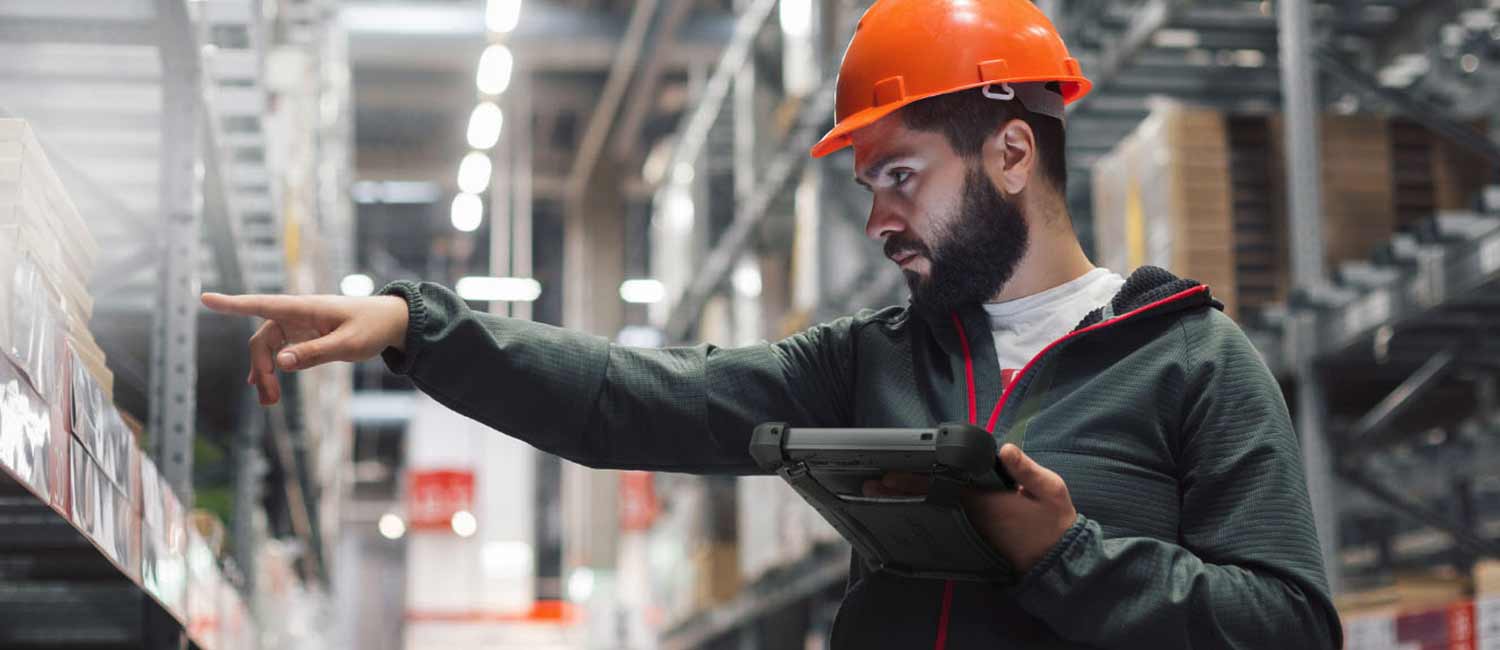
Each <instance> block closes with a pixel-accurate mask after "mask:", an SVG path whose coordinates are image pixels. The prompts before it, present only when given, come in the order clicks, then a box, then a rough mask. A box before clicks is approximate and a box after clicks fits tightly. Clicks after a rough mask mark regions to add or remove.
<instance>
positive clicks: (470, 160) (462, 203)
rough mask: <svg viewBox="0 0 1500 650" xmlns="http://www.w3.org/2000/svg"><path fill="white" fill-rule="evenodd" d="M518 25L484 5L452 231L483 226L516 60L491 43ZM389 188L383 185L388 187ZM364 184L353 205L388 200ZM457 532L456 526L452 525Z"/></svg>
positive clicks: (484, 291) (368, 285) (366, 282)
mask: <svg viewBox="0 0 1500 650" xmlns="http://www.w3.org/2000/svg"><path fill="white" fill-rule="evenodd" d="M520 20H521V0H488V2H487V3H486V5H485V12H484V23H485V29H486V30H487V31H488V32H489V34H490V40H491V41H492V43H491V44H490V46H489V47H487V48H485V50H484V53H483V54H481V55H480V56H479V66H478V69H477V70H476V72H475V73H474V86H475V87H476V88H477V89H478V92H479V95H480V101H479V104H478V105H477V106H475V107H474V110H473V112H471V113H470V114H469V126H468V129H467V131H466V133H465V139H466V140H467V141H468V144H469V148H470V150H469V152H468V153H467V154H465V155H464V157H463V159H462V160H461V161H459V164H458V194H457V195H456V196H454V197H453V203H452V204H451V205H450V208H449V213H450V219H451V220H452V222H453V227H454V228H456V229H458V230H459V231H461V232H474V231H475V230H478V229H479V226H480V224H482V223H483V222H484V200H483V199H482V198H480V195H481V194H483V193H484V192H485V191H486V190H488V189H489V187H490V177H491V175H492V174H493V173H494V168H493V164H492V162H491V160H490V154H489V151H490V150H491V149H493V148H494V147H495V145H496V144H498V143H499V142H500V132H501V130H502V129H503V128H504V126H505V114H504V112H502V111H501V110H500V106H499V104H496V103H495V99H496V98H497V97H499V96H500V95H501V94H503V93H504V92H505V91H506V89H507V88H509V87H510V79H511V74H512V72H514V70H515V63H516V61H515V56H514V55H513V54H512V53H511V51H510V48H509V47H506V45H505V44H504V43H500V42H493V41H496V40H498V39H499V38H500V37H501V36H502V35H504V34H509V33H510V32H512V31H514V30H515V29H516V25H517V24H519V23H520ZM389 185H390V184H389V183H387V184H386V186H389ZM386 186H376V185H367V186H364V187H357V188H356V190H360V191H359V192H356V197H355V198H356V200H359V199H360V198H361V192H362V195H363V198H364V199H365V200H364V201H362V202H376V201H387V202H392V201H390V199H391V197H389V196H386V195H388V194H390V193H391V188H390V187H386ZM454 289H455V290H457V292H458V295H459V296H460V297H462V298H464V299H465V300H475V301H510V302H531V301H534V300H536V299H537V297H538V296H540V295H541V292H542V287H541V284H540V283H538V282H537V281H536V280H534V279H531V278H495V277H483V276H474V277H465V278H462V279H460V280H459V281H458V284H457V285H455V287H454ZM339 290H340V291H341V292H342V293H343V294H344V295H346V296H368V295H370V294H371V293H373V292H374V291H375V280H374V278H371V277H370V276H369V275H366V274H363V273H354V274H351V275H348V276H346V277H344V279H343V281H341V282H340V283H339ZM455 530H457V526H456V525H455Z"/></svg>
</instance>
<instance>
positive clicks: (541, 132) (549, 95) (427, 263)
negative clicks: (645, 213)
mask: <svg viewBox="0 0 1500 650" xmlns="http://www.w3.org/2000/svg"><path fill="white" fill-rule="evenodd" d="M638 4H644V3H635V2H626V1H622V0H527V1H525V2H524V3H523V4H522V10H521V19H520V22H519V25H518V27H517V28H516V30H515V31H514V32H511V33H510V34H507V35H505V37H504V39H503V42H504V43H505V44H506V45H507V46H509V47H510V49H511V51H512V52H513V53H514V55H515V58H516V73H515V75H514V76H515V78H516V81H514V82H513V84H515V85H516V86H518V87H517V88H515V89H514V90H511V91H508V92H527V93H528V98H529V101H530V103H531V105H532V106H533V107H535V109H534V114H533V119H532V123H531V125H530V128H531V134H532V135H531V139H532V143H533V144H532V146H533V148H534V161H535V162H534V164H535V168H534V170H533V173H534V179H533V188H534V189H533V192H534V195H535V197H536V199H537V200H538V201H539V202H541V203H543V204H545V203H546V202H548V201H559V200H560V199H561V192H562V189H563V187H564V186H565V183H566V181H567V177H568V174H569V173H570V171H571V170H572V169H573V167H574V162H575V161H574V158H575V157H576V156H577V151H578V147H579V143H580V139H581V138H582V137H583V134H584V132H585V130H586V129H587V127H588V125H589V122H590V120H591V119H592V117H593V112H594V110H595V108H596V106H597V105H598V104H599V103H600V95H601V92H602V89H603V88H604V86H605V84H606V81H607V79H608V78H609V75H610V73H611V70H612V66H613V65H615V63H616V61H617V60H618V59H619V58H620V57H619V55H620V53H621V52H620V51H621V48H622V44H624V43H626V41H627V38H626V37H627V33H626V32H627V29H628V28H629V25H630V22H631V20H632V16H633V15H634V12H636V11H640V10H641V9H640V8H639V7H638ZM727 4H728V3H727V2H694V1H692V0H664V1H662V2H656V3H651V5H652V6H654V11H652V15H651V16H650V18H651V23H650V25H651V30H650V32H649V36H648V38H646V39H645V40H644V43H643V45H642V48H641V51H640V59H639V61H638V62H637V64H636V65H635V66H632V68H631V69H630V70H629V72H631V73H632V74H631V75H630V85H629V89H628V90H627V91H626V92H625V94H624V99H623V101H621V102H620V105H619V107H618V110H616V111H615V114H614V115H613V116H612V119H611V121H610V127H611V128H610V130H609V145H608V148H607V149H605V150H604V151H606V154H605V155H608V156H611V157H612V158H613V159H615V160H617V161H619V162H620V163H621V165H622V167H621V169H625V170H633V173H634V175H635V176H636V177H637V178H638V176H639V170H640V169H641V162H642V161H643V160H644V158H645V155H646V152H647V150H648V148H649V146H650V145H651V144H652V143H653V142H654V141H655V139H657V138H659V137H661V136H662V135H664V134H665V133H667V132H670V130H671V129H672V127H673V126H674V124H675V120H676V116H677V114H678V113H680V112H681V109H682V107H683V105H684V103H685V98H686V96H687V93H688V90H687V84H688V80H689V77H690V76H691V75H693V74H698V75H706V74H707V71H708V69H709V67H710V66H711V65H712V63H713V61H715V60H716V59H717V57H718V52H719V48H720V47H722V45H723V43H725V42H727V41H728V40H729V35H730V32H731V30H732V29H733V20H734V19H733V15H732V14H731V13H730V12H729V10H728V7H727ZM483 12H484V2H483V0H400V1H395V2H382V1H374V0H359V1H355V2H347V3H344V4H343V5H342V9H341V22H342V23H343V25H344V27H345V29H346V30H347V32H348V35H349V56H350V63H351V66H352V68H353V82H354V83H353V88H354V95H355V97H354V99H355V110H354V112H355V139H356V142H355V162H356V173H355V178H356V179H357V180H363V181H398V182H412V183H423V184H429V185H428V187H430V188H431V189H433V190H435V191H434V192H430V193H427V194H426V195H425V196H424V197H422V198H419V199H416V200H415V202H411V203H377V204H364V205H361V206H359V207H360V218H359V225H360V240H361V241H360V246H359V248H360V250H361V251H362V254H361V258H360V259H361V266H362V269H361V270H364V271H365V272H368V273H370V274H371V275H373V276H375V277H376V280H377V282H379V281H383V280H388V279H391V278H394V277H397V276H408V277H409V276H423V277H429V278H432V279H436V280H439V281H444V280H446V281H451V280H453V279H454V278H452V277H448V276H450V275H453V274H454V273H456V272H457V270H455V266H454V264H453V263H452V262H453V260H451V259H449V258H452V257H455V256H457V257H460V258H468V257H472V256H479V257H480V258H482V257H483V250H482V249H483V245H482V243H483V242H484V241H486V239H487V235H486V233H485V231H484V229H481V230H480V231H478V232H476V233H473V234H472V235H469V236H464V235H460V234H459V233H456V232H455V231H454V230H453V229H452V228H451V227H450V226H449V219H448V216H449V214H448V202H449V200H451V198H452V197H453V195H454V194H455V193H456V192H457V185H456V173H457V168H458V162H459V160H460V158H461V157H462V156H463V155H464V153H466V152H467V151H468V148H467V145H466V143H465V137H464V134H465V128H466V125H467V122H468V118H469V112H470V111H471V110H472V109H473V108H474V105H475V103H476V101H477V95H476V90H475V86H474V74H475V70H476V66H477V62H478V60H479V56H480V54H481V53H482V52H483V51H484V49H485V47H486V46H487V45H488V41H487V34H486V32H485V27H484V13H483ZM523 79H524V81H523ZM523 89H524V90H523ZM506 128H507V129H511V128H516V127H515V125H514V123H513V121H512V122H509V123H507V125H506ZM627 184H632V183H631V181H630V180H628V179H627ZM633 184H634V185H637V186H638V185H640V183H639V181H638V180H636V181H635V182H634V183H633ZM541 211H542V212H546V209H545V206H544V207H543V209H542V210H541ZM543 216H544V215H539V218H542V217H543ZM414 224H422V225H421V226H416V227H414ZM424 232H425V233H426V234H427V236H425V237H424V236H421V234H422V233H424ZM403 234H404V235H405V236H401V235H403ZM472 263H473V264H482V263H483V259H476V260H473V261H472ZM458 266H459V267H463V266H464V265H463V264H462V263H460V264H459V265H458Z"/></svg>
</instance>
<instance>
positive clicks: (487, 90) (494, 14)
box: [450, 0, 521, 232]
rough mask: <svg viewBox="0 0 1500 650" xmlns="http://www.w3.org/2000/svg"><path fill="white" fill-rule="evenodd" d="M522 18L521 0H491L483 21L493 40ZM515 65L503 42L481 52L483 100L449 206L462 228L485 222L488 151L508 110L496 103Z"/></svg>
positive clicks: (477, 82)
mask: <svg viewBox="0 0 1500 650" xmlns="http://www.w3.org/2000/svg"><path fill="white" fill-rule="evenodd" d="M520 21H521V0H488V2H487V3H486V5H485V12H484V23H485V28H486V29H487V30H488V31H489V33H490V39H491V40H492V41H494V40H496V39H498V38H499V37H501V35H504V34H509V33H510V32H512V31H514V30H515V28H516V25H518V24H519V23H520ZM515 67H516V59H515V55H513V54H511V51H510V48H509V47H506V45H505V44H504V43H499V42H493V43H491V44H490V46H489V47H487V48H485V50H484V53H483V54H481V55H480V56H479V66H478V69H477V70H476V72H475V73H474V86H475V87H476V88H477V89H478V91H479V94H480V102H479V104H478V105H477V106H475V107H474V111H473V112H471V113H470V114H469V128H468V130H467V132H466V133H465V135H466V139H467V140H468V143H469V148H470V151H469V153H468V154H466V155H464V157H463V160H461V161H459V164H458V190H459V194H458V195H457V196H455V197H453V204H452V206H451V208H450V212H451V217H452V221H453V227H454V228H456V229H458V230H460V231H462V232H473V231H475V230H478V229H479V225H480V224H481V223H483V222H484V201H483V200H482V199H480V197H479V195H481V194H483V193H484V192H485V190H488V189H489V187H490V177H491V175H492V174H493V173H494V169H493V166H492V164H491V161H490V154H489V151H490V149H493V148H494V147H495V144H496V143H498V142H499V141H500V132H501V130H502V129H503V128H504V126H505V113H504V112H503V111H501V110H500V106H499V104H496V103H495V98H497V97H499V96H500V95H501V94H503V93H505V90H506V89H507V88H509V87H510V78H511V73H512V72H514V70H515Z"/></svg>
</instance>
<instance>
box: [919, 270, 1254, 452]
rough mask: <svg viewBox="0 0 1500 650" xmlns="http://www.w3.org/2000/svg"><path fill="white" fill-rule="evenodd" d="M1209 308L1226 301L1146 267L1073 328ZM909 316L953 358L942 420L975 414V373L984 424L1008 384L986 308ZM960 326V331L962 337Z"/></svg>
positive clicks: (977, 410)
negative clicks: (970, 387) (1003, 381)
mask: <svg viewBox="0 0 1500 650" xmlns="http://www.w3.org/2000/svg"><path fill="white" fill-rule="evenodd" d="M1198 287H1202V290H1201V291H1196V292H1194V291H1191V290H1193V289H1195V288H1198ZM1179 294H1181V295H1182V296H1183V297H1182V298H1181V299H1171V298H1173V297H1174V296H1178V295H1179ZM1205 306H1208V307H1213V308H1216V309H1223V308H1224V306H1223V304H1222V303H1220V302H1219V301H1218V300H1216V299H1214V298H1213V297H1212V296H1211V295H1210V294H1209V292H1208V288H1207V287H1205V286H1203V285H1201V284H1200V283H1198V282H1196V281H1193V280H1187V279H1183V278H1179V277H1177V276H1175V275H1173V274H1171V273H1170V272H1168V271H1166V270H1163V269H1160V268H1157V267H1152V266H1143V267H1141V268H1139V269H1137V270H1136V271H1135V272H1134V273H1131V274H1130V277H1128V278H1126V280H1125V284H1124V285H1123V286H1122V287H1121V288H1120V291H1119V292H1117V293H1116V294H1115V296H1114V298H1113V299H1111V300H1110V302H1109V304H1107V305H1104V306H1101V307H1099V308H1098V309H1095V310H1094V311H1092V312H1090V313H1089V314H1088V316H1086V317H1084V319H1083V320H1082V321H1081V322H1079V323H1078V325H1077V326H1076V327H1074V331H1075V332H1076V331H1078V330H1081V329H1084V328H1087V327H1092V326H1096V325H1098V324H1100V323H1102V322H1104V321H1107V320H1110V319H1112V318H1117V317H1120V316H1123V315H1126V314H1132V312H1136V313H1134V314H1132V317H1139V316H1141V315H1144V314H1147V313H1150V314H1153V315H1162V314H1169V313H1175V312H1180V311H1186V310H1190V309H1197V308H1201V307H1205ZM908 312H910V313H915V314H918V315H919V317H920V318H921V319H922V321H923V322H924V324H926V325H927V327H928V329H929V331H931V332H932V335H933V337H934V339H935V340H936V343H937V344H938V346H939V347H940V348H941V349H942V350H943V352H944V353H946V355H947V356H948V358H949V359H950V360H952V361H951V366H950V367H951V368H952V372H953V375H952V380H951V381H952V383H953V386H952V388H949V389H946V390H944V391H943V392H942V393H941V394H940V395H938V396H937V397H938V399H939V400H940V402H941V404H942V406H941V410H942V411H943V413H942V419H945V420H953V419H962V418H958V417H957V416H968V415H969V413H970V412H971V409H970V407H969V404H968V402H969V399H970V398H969V392H968V390H967V385H968V376H967V375H968V372H969V370H970V369H972V372H973V381H974V396H975V397H974V401H975V408H974V409H973V412H974V414H975V416H977V417H976V418H975V419H977V423H978V424H980V425H983V424H985V420H986V418H987V417H988V416H989V414H990V409H991V407H993V406H994V403H995V401H996V400H997V399H998V398H999V397H1000V395H1001V394H1002V392H1003V390H1004V386H1002V385H1001V383H1000V380H1001V377H1000V362H999V360H998V358H997V356H996V354H995V340H994V337H993V335H992V334H991V331H990V319H989V314H988V313H987V312H985V310H984V306H983V305H981V304H979V303H973V304H969V305H964V306H962V307H960V308H958V309H957V310H955V311H954V312H953V313H952V314H949V315H948V317H947V318H941V317H938V315H934V314H928V313H926V312H924V311H919V310H916V309H914V308H908ZM959 328H962V333H960V330H959ZM965 345H967V347H968V353H967V354H965V352H964V347H965ZM965 359H967V360H968V363H969V364H970V365H969V366H968V367H966V366H965V361H964V360H965Z"/></svg>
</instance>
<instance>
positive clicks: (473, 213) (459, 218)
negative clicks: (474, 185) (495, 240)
mask: <svg viewBox="0 0 1500 650" xmlns="http://www.w3.org/2000/svg"><path fill="white" fill-rule="evenodd" d="M449 218H450V219H451V220H452V221H453V227H454V228H455V229H456V230H458V231H459V232H474V231H475V230H478V229H479V224H480V223H483V222H484V202H483V201H480V200H479V197H478V196H475V195H473V194H469V193H467V192H465V193H463V194H459V195H458V196H455V197H453V206H452V207H451V209H450V214H449Z"/></svg>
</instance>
